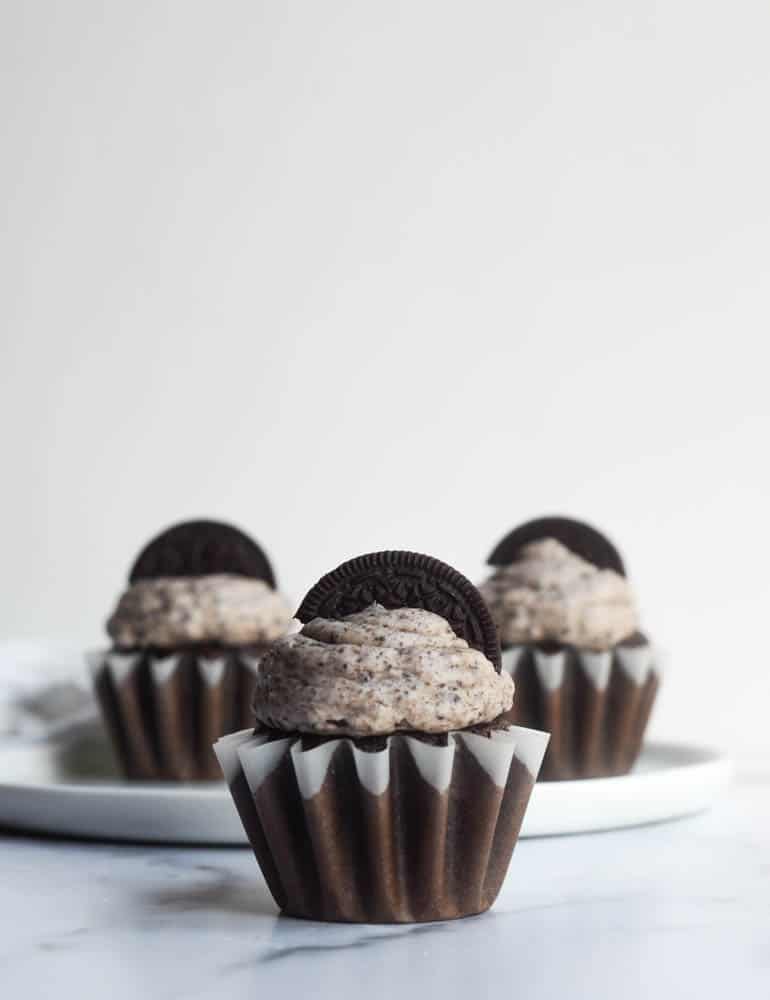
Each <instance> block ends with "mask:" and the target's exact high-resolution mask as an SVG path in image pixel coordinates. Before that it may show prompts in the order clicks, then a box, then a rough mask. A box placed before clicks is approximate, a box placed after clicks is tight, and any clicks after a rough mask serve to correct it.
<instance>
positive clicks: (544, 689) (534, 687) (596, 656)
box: [503, 645, 661, 781]
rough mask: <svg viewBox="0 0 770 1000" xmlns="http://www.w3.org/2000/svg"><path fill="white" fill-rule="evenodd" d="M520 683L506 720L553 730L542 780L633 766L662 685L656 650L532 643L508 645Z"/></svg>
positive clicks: (510, 665) (511, 669) (510, 667)
mask: <svg viewBox="0 0 770 1000" xmlns="http://www.w3.org/2000/svg"><path fill="white" fill-rule="evenodd" d="M503 669H504V670H506V671H507V672H508V673H509V674H511V676H512V677H513V680H514V683H515V685H516V691H515V693H514V699H513V708H512V710H511V712H510V713H508V716H507V717H508V718H509V719H510V720H511V721H512V722H514V723H516V724H518V725H524V726H532V727H535V728H538V729H544V730H545V731H546V732H549V733H550V734H551V741H550V743H549V746H548V752H547V753H546V755H545V760H544V762H543V767H542V770H541V773H540V778H541V780H543V781H549V780H551V781H553V780H557V781H558V780H564V779H569V778H590V777H605V776H610V775H618V774H626V773H627V772H628V771H630V770H631V768H632V767H633V764H634V762H635V760H636V758H637V756H638V755H639V751H640V749H641V746H642V739H643V737H644V731H645V729H646V727H647V722H648V721H649V718H650V713H651V711H652V706H653V703H654V701H655V695H656V694H657V691H658V686H659V683H660V676H661V669H660V657H659V656H658V655H657V654H656V652H655V650H654V649H653V647H651V646H649V645H644V646H617V647H615V649H613V650H611V651H608V652H601V653H594V652H589V651H586V650H577V649H574V648H567V649H563V650H560V651H558V652H555V653H546V652H544V651H542V650H540V649H537V648H536V647H533V646H512V647H509V648H508V649H504V650H503Z"/></svg>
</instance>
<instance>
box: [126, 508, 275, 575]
mask: <svg viewBox="0 0 770 1000" xmlns="http://www.w3.org/2000/svg"><path fill="white" fill-rule="evenodd" d="M220 573H225V574H232V575H233V576H246V577H251V578H252V579H254V580H264V582H265V583H266V584H267V585H268V586H269V587H272V588H273V589H275V586H276V583H275V575H274V573H273V568H272V566H271V565H270V560H269V559H268V558H267V556H266V555H265V553H264V552H263V551H262V549H261V548H260V546H259V545H258V544H257V543H256V542H255V541H254V539H253V538H249V536H248V535H246V534H244V533H243V532H242V531H239V530H238V528H234V527H233V526H232V525H231V524H224V523H222V522H221V521H183V522H181V523H180V524H175V525H173V526H172V527H170V528H166V530H165V531H162V532H161V533H160V534H159V535H156V536H155V538H153V539H152V541H150V542H148V543H147V545H145V547H144V548H143V549H142V551H141V552H140V553H139V555H138V556H137V557H136V561H135V562H134V565H133V567H132V568H131V572H130V573H129V576H128V580H129V583H136V581H137V580H152V579H155V578H157V577H186V576H213V575H215V574H220Z"/></svg>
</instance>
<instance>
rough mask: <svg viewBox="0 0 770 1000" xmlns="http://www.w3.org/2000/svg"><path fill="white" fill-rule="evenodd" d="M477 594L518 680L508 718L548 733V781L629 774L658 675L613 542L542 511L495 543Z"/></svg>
mask: <svg viewBox="0 0 770 1000" xmlns="http://www.w3.org/2000/svg"><path fill="white" fill-rule="evenodd" d="M488 562H489V563H490V565H492V566H494V567H495V570H494V572H493V573H492V575H491V576H490V577H489V578H488V579H487V580H486V581H485V582H484V583H483V584H482V585H481V587H480V590H481V593H482V595H483V596H484V599H485V600H486V602H487V605H488V607H489V610H490V612H491V614H492V617H493V619H494V621H495V623H496V625H497V628H498V632H499V634H500V641H501V644H502V659H503V669H504V670H505V671H506V672H507V673H509V674H510V675H511V676H512V677H513V679H514V681H515V683H516V701H515V703H514V705H513V708H512V710H511V712H510V713H509V718H510V719H511V720H512V721H513V722H516V723H517V724H519V725H524V726H534V727H536V728H538V729H545V730H546V731H547V732H549V733H550V734H551V740H550V743H549V746H548V752H547V754H546V757H545V761H544V763H543V769H542V772H541V778H542V779H543V780H549V779H550V780H562V779H566V778H596V777H604V776H609V775H618V774H626V773H627V772H628V771H630V769H631V767H632V766H633V764H634V761H635V760H636V758H637V756H638V754H639V750H640V749H641V745H642V738H643V736H644V730H645V728H646V726H647V722H648V720H649V717H650V712H651V710H652V706H653V702H654V701H655V695H656V693H657V690H658V685H659V681H660V669H659V664H658V660H657V659H656V656H655V652H654V650H653V648H652V646H651V645H650V643H649V642H648V640H647V639H646V638H645V636H644V635H643V634H642V633H641V632H640V631H639V621H638V615H637V609H636V601H635V598H634V593H633V590H632V588H631V586H630V584H629V582H628V580H627V579H626V574H625V567H624V565H623V560H622V559H621V557H620V555H619V553H618V551H617V549H616V548H615V546H614V545H613V544H612V543H611V542H610V541H609V540H608V539H607V538H605V537H604V535H602V534H601V533H600V532H598V531H596V529H594V528H592V527H590V525H587V524H583V523H582V522H580V521H573V520H571V519H569V518H564V517H545V518H540V519H538V520H535V521H529V522H527V523H526V524H523V525H521V526H520V527H518V528H516V529H514V530H513V531H512V532H511V533H510V534H509V535H507V536H506V537H505V538H504V539H503V540H502V541H501V542H500V543H499V545H498V546H497V547H496V548H495V550H494V551H493V552H492V554H491V556H490V557H489V560H488Z"/></svg>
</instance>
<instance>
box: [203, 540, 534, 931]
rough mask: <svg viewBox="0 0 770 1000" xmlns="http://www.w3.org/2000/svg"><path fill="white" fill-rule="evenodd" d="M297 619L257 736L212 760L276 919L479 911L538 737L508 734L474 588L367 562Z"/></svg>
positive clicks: (395, 559)
mask: <svg viewBox="0 0 770 1000" xmlns="http://www.w3.org/2000/svg"><path fill="white" fill-rule="evenodd" d="M297 617H298V619H299V623H301V629H300V631H299V632H296V633H294V634H292V635H288V636H286V637H284V638H281V639H278V640H277V641H276V642H274V643H273V645H272V646H271V648H270V650H269V651H268V653H267V654H266V655H265V656H264V657H263V659H262V662H261V664H260V671H259V676H258V679H257V684H256V687H255V691H254V700H253V709H254V715H255V718H256V725H255V727H254V728H253V729H250V730H244V731H243V732H240V733H233V734H231V735H229V736H225V737H224V738H222V739H220V740H219V741H218V742H217V744H216V746H215V750H216V753H217V756H218V757H219V761H220V763H221V765H222V770H223V773H224V776H225V779H226V781H227V782H228V785H229V787H230V791H231V793H232V795H233V799H234V801H235V805H236V807H237V809H238V812H239V814H240V817H241V820H242V822H243V825H244V828H245V830H246V833H247V835H248V838H249V840H250V842H251V845H252V847H253V849H254V852H255V854H256V857H257V861H258V862H259V865H260V867H261V869H262V872H263V873H264V876H265V879H266V881H267V884H268V886H269V888H270V891H271V892H272V894H273V897H274V898H275V901H276V903H277V905H278V906H279V908H280V909H281V910H283V912H284V913H286V914H288V915H291V916H296V917H306V918H311V919H316V920H336V921H351V922H372V923H394V922H414V921H427V920H445V919H450V918H454V917H462V916H468V915H470V914H474V913H480V912H482V911H483V910H486V909H488V908H489V907H490V906H491V905H492V903H493V902H494V900H495V898H496V896H497V893H498V891H499V889H500V885H501V883H502V880H503V877H504V876H505V873H506V870H507V868H508V864H509V861H510V858H511V854H512V852H513V848H514V845H515V843H516V840H517V837H518V833H519V828H520V826H521V822H522V819H523V816H524V811H525V809H526V807H527V802H528V800H529V796H530V793H531V791H532V787H533V785H534V782H535V779H536V776H537V773H538V770H539V767H540V763H541V761H542V757H543V753H544V751H545V746H546V743H547V741H548V737H547V735H546V734H545V733H539V732H533V731H531V730H527V729H522V728H520V727H518V726H515V725H512V724H511V723H510V722H508V721H507V720H506V719H505V713H506V712H508V711H509V710H510V708H511V703H512V699H513V683H512V681H511V678H510V677H509V676H508V675H507V674H505V673H503V672H501V662H500V647H499V643H498V639H497V633H496V630H495V627H494V624H493V622H492V620H491V618H490V616H489V612H488V610H487V608H486V606H485V604H484V602H483V600H482V599H481V596H480V594H479V592H478V590H477V589H476V588H475V587H474V586H473V585H472V584H471V583H470V582H469V581H468V580H466V579H465V577H463V576H461V574H459V573H458V572H457V571H456V570H454V569H452V568H451V567H449V566H447V565H445V564H444V563H442V562H439V561H438V560H436V559H432V558H430V557H429V556H423V555H417V554H415V553H412V552H378V553H371V554H369V555H365V556H361V557H359V558H357V559H353V560H351V561H349V562H346V563H343V565H341V566H339V567H338V568H337V569H336V570H334V571H333V572H331V573H329V574H327V575H326V576H324V577H323V578H322V579H321V580H320V581H319V582H318V583H317V584H316V586H315V587H313V588H312V590H311V591H310V592H309V593H308V594H307V596H306V597H305V600H304V601H303V603H302V605H301V607H300V609H299V611H298V612H297ZM299 623H298V624H299Z"/></svg>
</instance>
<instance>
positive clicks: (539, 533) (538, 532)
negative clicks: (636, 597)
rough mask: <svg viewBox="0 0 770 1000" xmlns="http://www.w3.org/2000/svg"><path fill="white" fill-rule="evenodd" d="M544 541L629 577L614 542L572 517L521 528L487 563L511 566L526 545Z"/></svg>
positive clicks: (543, 519) (547, 519) (541, 520)
mask: <svg viewBox="0 0 770 1000" xmlns="http://www.w3.org/2000/svg"><path fill="white" fill-rule="evenodd" d="M544 538H553V539H555V540H556V541H557V542H561V544H562V545H564V546H565V547H566V548H568V549H569V550H570V552H574V553H575V555H576V556H580V557H581V558H583V559H586V560H587V561H588V562H590V563H593V565H594V566H597V567H598V568H599V569H612V570H614V571H615V572H616V573H620V575H621V576H625V575H626V570H625V567H624V565H623V560H622V559H621V558H620V553H619V552H618V550H617V549H616V548H615V546H614V545H613V544H612V542H611V541H610V540H609V539H608V538H605V536H604V535H603V534H602V533H601V532H600V531H597V530H596V528H592V527H591V525H590V524H586V523H585V522H584V521H575V520H573V519H572V518H570V517H539V518H536V519H535V520H534V521H527V522H526V523H525V524H521V525H519V527H518V528H514V529H513V531H511V532H510V533H509V534H507V535H506V536H505V538H504V539H503V540H502V541H501V542H499V543H498V544H497V545H496V546H495V548H494V550H493V551H492V554H491V555H490V556H489V558H488V559H487V562H488V563H489V565H490V566H508V565H510V563H512V562H514V561H515V560H516V557H517V556H518V554H519V552H520V551H521V549H522V548H523V547H524V546H525V545H528V544H529V543H530V542H538V541H542V539H544Z"/></svg>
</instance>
